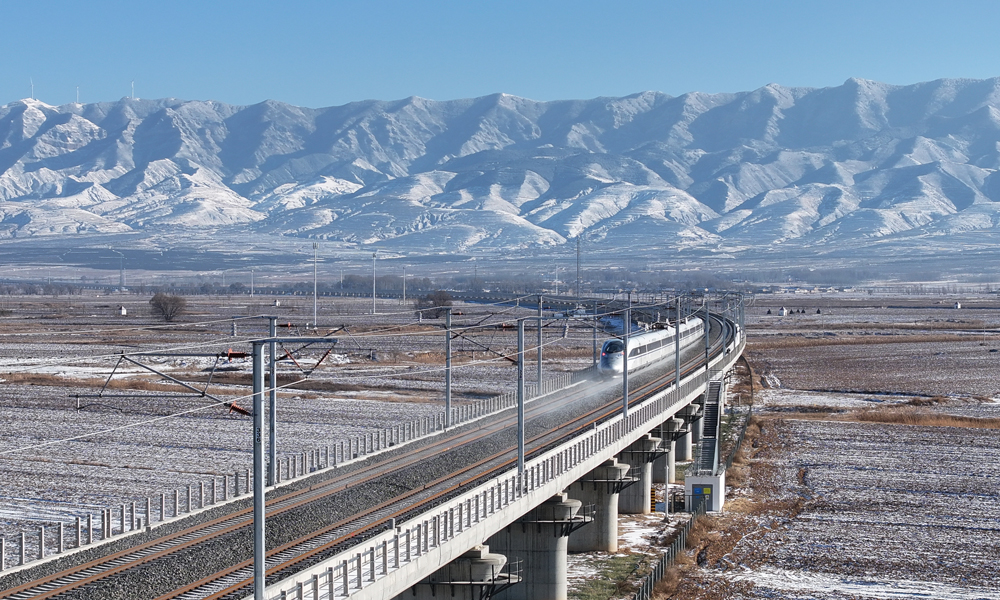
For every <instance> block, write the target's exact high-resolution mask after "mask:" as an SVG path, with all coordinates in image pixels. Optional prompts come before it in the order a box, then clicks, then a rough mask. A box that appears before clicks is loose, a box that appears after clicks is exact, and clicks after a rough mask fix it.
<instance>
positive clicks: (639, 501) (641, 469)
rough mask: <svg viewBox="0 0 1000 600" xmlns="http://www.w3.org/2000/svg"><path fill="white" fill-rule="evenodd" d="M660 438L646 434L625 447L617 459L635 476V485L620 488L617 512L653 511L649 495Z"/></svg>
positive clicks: (651, 490)
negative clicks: (636, 479)
mask: <svg viewBox="0 0 1000 600" xmlns="http://www.w3.org/2000/svg"><path fill="white" fill-rule="evenodd" d="M659 447H660V438H658V437H653V436H652V435H650V434H646V435H645V436H644V437H642V438H639V439H638V440H636V442H635V443H634V444H632V445H631V446H629V447H628V448H626V449H625V450H624V451H623V452H622V453H621V456H619V457H618V458H619V460H620V461H621V462H623V463H625V464H627V465H628V466H629V473H630V474H631V475H632V476H633V477H637V478H638V481H637V482H636V484H635V485H630V486H628V487H626V488H625V489H623V490H622V492H621V495H620V496H619V497H618V512H619V513H622V514H626V515H648V514H649V513H651V512H653V507H652V506H651V500H650V497H651V495H652V493H653V461H654V460H655V459H656V456H657V455H658V454H659V452H657V450H658V449H659Z"/></svg>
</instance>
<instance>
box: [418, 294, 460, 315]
mask: <svg viewBox="0 0 1000 600" xmlns="http://www.w3.org/2000/svg"><path fill="white" fill-rule="evenodd" d="M415 304H416V307H417V310H418V311H421V310H422V311H424V316H425V317H429V318H431V319H437V318H439V317H441V315H443V314H445V313H446V312H448V310H447V307H449V306H451V294H449V293H448V292H446V291H444V290H438V291H436V292H431V293H430V294H427V295H426V296H424V297H423V298H418V299H417V300H416V302H415Z"/></svg>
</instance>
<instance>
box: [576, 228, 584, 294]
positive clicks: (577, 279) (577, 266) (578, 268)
mask: <svg viewBox="0 0 1000 600" xmlns="http://www.w3.org/2000/svg"><path fill="white" fill-rule="evenodd" d="M582 235H583V234H582V233H581V234H580V235H578V236H576V301H577V302H579V301H580V236H582Z"/></svg>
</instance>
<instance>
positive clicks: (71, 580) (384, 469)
mask: <svg viewBox="0 0 1000 600" xmlns="http://www.w3.org/2000/svg"><path fill="white" fill-rule="evenodd" d="M732 335H733V332H732V328H731V325H730V324H729V323H728V322H726V321H723V320H721V319H717V318H715V317H713V319H712V326H711V331H710V335H709V339H710V342H711V347H710V356H712V357H714V356H716V355H718V354H719V353H721V349H722V342H723V340H725V341H726V343H728V342H729V341H730V340H731V337H732ZM704 361H705V352H704V346H699V345H697V344H691V345H689V346H688V347H686V348H684V349H682V363H681V373H682V376H686V375H687V374H689V373H693V372H695V371H697V370H698V369H701V368H704ZM669 366H670V369H669V370H666V371H663V372H661V373H657V374H656V376H655V377H652V378H649V380H648V381H645V382H643V383H641V384H640V385H637V386H636V387H635V388H634V389H632V390H630V393H629V395H630V396H631V398H630V402H629V403H630V405H635V404H640V403H642V402H643V401H644V400H645V399H646V398H648V397H650V396H653V395H655V394H656V393H658V392H660V391H662V390H663V389H665V388H668V387H669V386H671V385H672V383H673V380H674V373H673V364H672V361H671V365H669ZM648 370H649V369H647V371H648ZM630 377H635V375H634V374H633V375H630ZM636 379H638V378H636ZM584 388H586V389H584ZM611 388H613V386H612V385H609V389H608V390H607V392H610V391H611ZM619 389H620V388H619ZM593 395H594V390H593V388H592V387H589V386H586V385H583V386H581V385H577V386H575V387H573V388H570V389H568V390H566V391H564V392H562V393H561V395H560V400H559V402H558V403H553V402H546V401H538V402H531V403H530V404H528V405H527V406H526V414H525V417H526V419H528V420H529V423H530V420H533V419H538V418H540V417H543V416H546V415H548V414H550V413H553V412H555V411H557V410H564V409H566V407H568V406H572V405H573V404H576V403H580V402H582V401H583V400H585V399H588V398H593ZM605 395H608V396H610V398H611V399H610V400H607V401H605V402H602V403H601V404H600V405H599V406H597V407H596V408H592V409H589V410H586V411H584V412H583V413H582V414H575V415H574V417H572V418H570V419H569V420H567V421H566V422H565V423H563V424H562V426H560V427H557V428H555V429H551V430H548V431H546V432H544V433H542V434H540V435H537V436H534V437H532V438H530V439H528V440H526V452H527V453H528V455H529V457H530V455H531V454H533V453H538V452H542V451H544V449H546V448H548V447H550V446H554V445H557V444H558V443H559V442H560V441H562V440H563V439H565V438H568V437H571V436H573V435H574V434H576V433H577V432H578V431H580V430H583V429H587V428H592V427H593V425H594V424H595V423H599V422H601V421H603V420H605V419H608V418H611V417H612V416H613V415H615V414H617V412H618V411H620V410H621V395H620V391H619V392H618V395H617V398H615V394H614V393H613V392H611V393H606V394H605ZM513 412H514V411H513V409H508V410H506V411H504V412H503V413H500V414H499V415H497V416H496V418H491V419H483V420H481V421H480V422H478V423H474V424H472V425H471V426H466V427H458V428H456V429H455V430H453V431H452V432H448V433H445V434H442V435H439V436H437V437H435V438H432V439H431V440H429V441H428V442H427V443H425V444H422V445H420V441H419V440H418V441H417V444H416V445H418V447H416V448H412V449H411V447H410V446H404V447H403V448H402V450H403V451H402V452H393V453H390V454H389V455H383V456H375V457H373V459H372V461H371V462H368V463H367V464H365V466H364V468H363V469H352V468H351V467H344V468H343V469H342V470H341V469H335V470H334V471H333V472H332V476H330V478H329V479H327V480H325V481H321V482H318V483H315V484H313V485H311V486H309V487H307V488H304V489H300V490H297V491H290V492H285V493H282V494H280V495H278V496H277V497H274V498H272V499H270V500H268V502H267V515H268V518H269V519H272V518H274V517H276V516H278V515H282V514H284V513H293V512H294V511H295V510H296V509H300V508H302V507H305V506H308V505H310V504H312V503H316V502H319V501H322V500H324V499H326V500H328V499H330V498H331V497H332V496H334V495H336V494H339V493H343V492H345V490H348V489H350V488H352V487H355V486H359V485H362V484H365V483H369V482H373V481H376V480H385V479H389V480H391V479H392V477H393V475H394V474H397V473H400V472H402V471H403V470H405V469H407V468H411V467H413V466H415V465H417V464H419V463H420V462H422V461H424V460H427V459H429V458H433V457H439V456H441V455H442V454H443V453H445V452H449V451H452V450H455V449H458V448H464V447H468V446H475V445H476V444H478V443H480V442H482V441H483V440H485V439H488V438H495V437H496V436H497V435H499V434H501V433H502V432H504V431H505V430H510V429H511V428H513V427H516V416H515V415H514V414H512V413H513ZM511 451H512V448H510V447H507V448H505V449H504V450H503V451H501V452H497V453H493V454H490V455H488V456H485V457H483V458H481V459H480V460H477V461H474V462H472V463H471V464H465V465H459V466H457V467H456V468H455V469H454V471H453V472H451V473H449V474H448V475H447V476H445V477H440V478H438V479H436V480H433V481H429V482H425V483H424V485H423V486H422V487H416V488H414V489H411V490H408V491H405V492H402V493H398V494H396V495H394V496H392V497H389V498H386V499H384V500H383V501H381V502H378V503H377V504H375V505H374V506H371V507H369V508H367V509H364V510H361V511H359V512H356V513H355V514H352V515H350V516H349V517H347V518H344V519H340V520H337V521H335V522H333V523H330V524H328V525H326V526H325V527H322V528H321V529H320V530H318V531H314V532H312V533H310V534H309V535H306V536H302V537H300V538H298V539H294V540H291V541H288V542H286V543H284V544H282V545H280V546H278V547H274V548H271V549H269V550H268V551H267V578H268V583H272V582H273V581H278V580H280V579H283V578H285V577H287V576H289V575H291V574H292V573H294V572H297V571H299V570H302V569H305V568H308V567H310V566H312V565H314V564H316V563H318V562H321V561H322V560H324V559H326V558H327V557H329V556H332V555H335V554H337V553H339V552H342V551H343V550H344V549H345V548H347V547H349V546H353V545H355V544H358V543H360V542H361V541H363V540H364V539H366V538H367V537H370V536H372V535H375V534H377V533H379V532H381V531H383V530H385V529H386V528H387V527H389V521H390V519H405V518H406V516H407V514H409V513H412V512H420V511H424V510H427V509H428V508H430V507H432V506H434V505H435V504H437V503H440V502H443V501H445V500H447V499H448V498H449V497H450V496H451V495H454V494H457V493H459V492H460V489H461V488H463V487H468V486H469V485H470V484H473V483H476V482H478V481H480V480H485V479H488V478H490V477H492V476H494V475H495V474H498V473H500V472H502V471H504V470H506V469H508V468H509V467H510V465H511V463H513V462H514V459H513V458H511V454H512V452H511ZM272 494H274V492H272ZM252 512H253V511H252V508H245V509H242V510H235V511H234V512H232V513H229V514H226V515H224V516H221V517H218V518H215V519H211V520H209V521H206V522H201V523H198V524H196V525H193V526H191V527H188V528H185V529H183V530H181V531H177V532H174V533H170V534H166V535H164V536H162V537H160V538H158V539H156V540H152V541H149V542H146V543H142V544H140V545H137V546H135V547H132V548H129V549H126V550H122V551H119V552H116V553H113V554H110V555H108V556H105V557H102V558H99V559H96V560H93V561H90V562H87V563H84V564H80V565H77V566H75V567H73V568H71V569H67V570H64V571H61V572H59V573H55V574H53V575H50V576H48V577H44V578H42V579H39V580H36V581H32V582H29V583H26V584H24V585H21V586H17V587H14V588H11V589H9V590H6V591H3V592H0V600H8V599H9V600H27V599H29V598H30V599H45V598H59V597H67V596H69V595H72V596H73V597H74V598H87V597H90V596H91V595H90V594H88V593H87V590H88V588H92V587H97V586H98V584H104V585H107V584H108V583H113V581H114V578H115V577H117V576H120V575H121V574H122V573H124V572H126V571H128V570H130V569H135V568H137V567H139V566H142V565H146V566H150V565H156V563H157V562H158V561H165V560H166V559H168V558H169V557H171V556H174V555H176V554H177V553H182V552H184V551H185V550H188V549H190V548H192V547H195V546H199V545H202V544H212V543H219V540H221V539H223V537H224V536H227V535H230V534H233V533H234V532H240V531H249V530H250V528H251V527H252V518H253V515H252ZM252 566H253V565H252V559H246V560H239V557H236V558H234V560H233V564H231V565H229V566H227V567H224V568H222V569H220V570H219V571H217V572H215V573H214V574H212V575H211V576H209V577H205V578H203V579H200V580H198V581H192V582H186V583H181V584H180V585H179V587H176V588H174V589H171V590H159V591H156V592H155V593H157V594H161V595H159V596H158V598H157V600H166V599H168V598H183V599H185V600H187V599H191V600H194V599H196V598H197V599H203V598H209V599H220V598H241V597H245V596H246V595H248V594H249V593H251V591H252V577H253V573H252ZM165 568H167V567H165ZM94 591H95V592H97V589H95V590H94ZM98 593H99V592H98ZM93 597H98V596H97V594H96V593H95V594H94V595H93Z"/></svg>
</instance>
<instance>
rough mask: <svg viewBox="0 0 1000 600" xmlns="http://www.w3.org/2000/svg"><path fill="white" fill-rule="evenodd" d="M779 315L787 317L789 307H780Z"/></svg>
mask: <svg viewBox="0 0 1000 600" xmlns="http://www.w3.org/2000/svg"><path fill="white" fill-rule="evenodd" d="M778 316H779V317H787V316H788V309H787V308H785V307H784V306H782V307H781V308H779V309H778Z"/></svg>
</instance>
